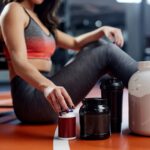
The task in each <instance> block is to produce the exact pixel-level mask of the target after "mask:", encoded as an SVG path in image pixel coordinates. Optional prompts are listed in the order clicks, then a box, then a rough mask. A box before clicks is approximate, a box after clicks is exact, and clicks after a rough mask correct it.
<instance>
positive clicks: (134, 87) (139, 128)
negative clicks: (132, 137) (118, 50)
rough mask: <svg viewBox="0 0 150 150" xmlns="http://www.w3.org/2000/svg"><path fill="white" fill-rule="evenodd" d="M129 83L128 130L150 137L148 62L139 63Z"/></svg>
mask: <svg viewBox="0 0 150 150" xmlns="http://www.w3.org/2000/svg"><path fill="white" fill-rule="evenodd" d="M138 69H139V71H137V72H136V73H135V74H134V75H133V76H132V77H131V78H130V81H129V86H128V87H129V128H130V130H131V131H132V132H133V133H136V134H140V135H145V136H150V61H141V62H139V64H138Z"/></svg>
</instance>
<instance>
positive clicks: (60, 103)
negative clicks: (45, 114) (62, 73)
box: [44, 86, 75, 113]
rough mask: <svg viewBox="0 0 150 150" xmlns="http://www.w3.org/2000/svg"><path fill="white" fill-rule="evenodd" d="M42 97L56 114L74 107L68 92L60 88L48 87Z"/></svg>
mask: <svg viewBox="0 0 150 150" xmlns="http://www.w3.org/2000/svg"><path fill="white" fill-rule="evenodd" d="M44 95H45V97H46V99H47V100H48V102H49V103H50V104H51V106H52V108H53V109H54V111H55V112H57V113H59V112H61V111H63V110H65V111H67V110H68V109H69V108H74V107H75V106H74V104H73V102H72V100H71V97H70V96H69V94H68V92H67V91H66V89H65V88H64V87H62V86H54V87H50V86H49V87H47V88H45V89H44Z"/></svg>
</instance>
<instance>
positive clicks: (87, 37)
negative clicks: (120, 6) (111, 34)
mask: <svg viewBox="0 0 150 150" xmlns="http://www.w3.org/2000/svg"><path fill="white" fill-rule="evenodd" d="M102 36H104V33H103V31H102V28H98V29H96V30H94V31H91V32H88V33H85V34H82V35H80V36H78V37H76V38H75V40H76V44H77V45H78V47H79V48H82V47H83V46H84V45H86V44H88V43H90V42H93V41H96V40H98V39H99V38H101V37H102Z"/></svg>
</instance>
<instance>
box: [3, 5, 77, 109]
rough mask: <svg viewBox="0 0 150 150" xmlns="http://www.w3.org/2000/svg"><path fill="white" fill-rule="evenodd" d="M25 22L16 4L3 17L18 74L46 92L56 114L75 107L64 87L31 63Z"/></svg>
mask: <svg viewBox="0 0 150 150" xmlns="http://www.w3.org/2000/svg"><path fill="white" fill-rule="evenodd" d="M25 20H26V19H25V13H24V11H23V9H22V7H20V5H18V4H16V3H11V4H8V5H7V6H6V7H5V8H4V10H3V12H2V15H1V28H2V35H3V38H4V41H5V44H6V46H7V48H8V50H9V54H10V57H11V62H12V64H13V67H14V70H15V72H16V74H18V75H19V76H20V77H21V78H23V79H24V80H25V81H27V82H28V83H30V84H31V85H32V86H34V87H35V88H37V89H39V90H40V91H42V92H44V91H46V98H47V100H48V101H49V103H50V104H51V105H52V107H53V109H54V110H55V111H56V112H60V111H61V109H64V110H65V109H68V106H67V103H68V105H69V106H70V107H71V106H74V105H73V103H72V100H71V98H70V96H69V95H68V93H67V91H66V90H65V89H64V88H63V87H59V86H56V85H55V84H54V83H53V82H52V81H50V80H49V79H47V78H46V77H44V76H43V75H42V74H41V73H40V72H39V71H38V70H37V69H36V68H35V67H34V66H33V65H32V64H31V63H29V61H28V59H27V48H26V43H25V38H24V28H25V26H26V21H25ZM45 89H46V90H45ZM47 89H48V90H47ZM52 97H55V98H53V99H52ZM66 101H67V103H66Z"/></svg>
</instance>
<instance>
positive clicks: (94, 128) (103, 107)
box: [79, 98, 110, 140]
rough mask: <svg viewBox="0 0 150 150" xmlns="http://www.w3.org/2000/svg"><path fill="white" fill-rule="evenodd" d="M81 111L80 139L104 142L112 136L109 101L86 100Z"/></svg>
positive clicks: (99, 99) (98, 99)
mask: <svg viewBox="0 0 150 150" xmlns="http://www.w3.org/2000/svg"><path fill="white" fill-rule="evenodd" d="M82 103H83V105H82V106H81V108H80V110H79V116H80V138H81V139H91V140H92V139H93V140H102V139H107V138H109V136H110V111H109V108H108V106H107V99H102V98H85V99H84V100H83V101H82Z"/></svg>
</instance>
